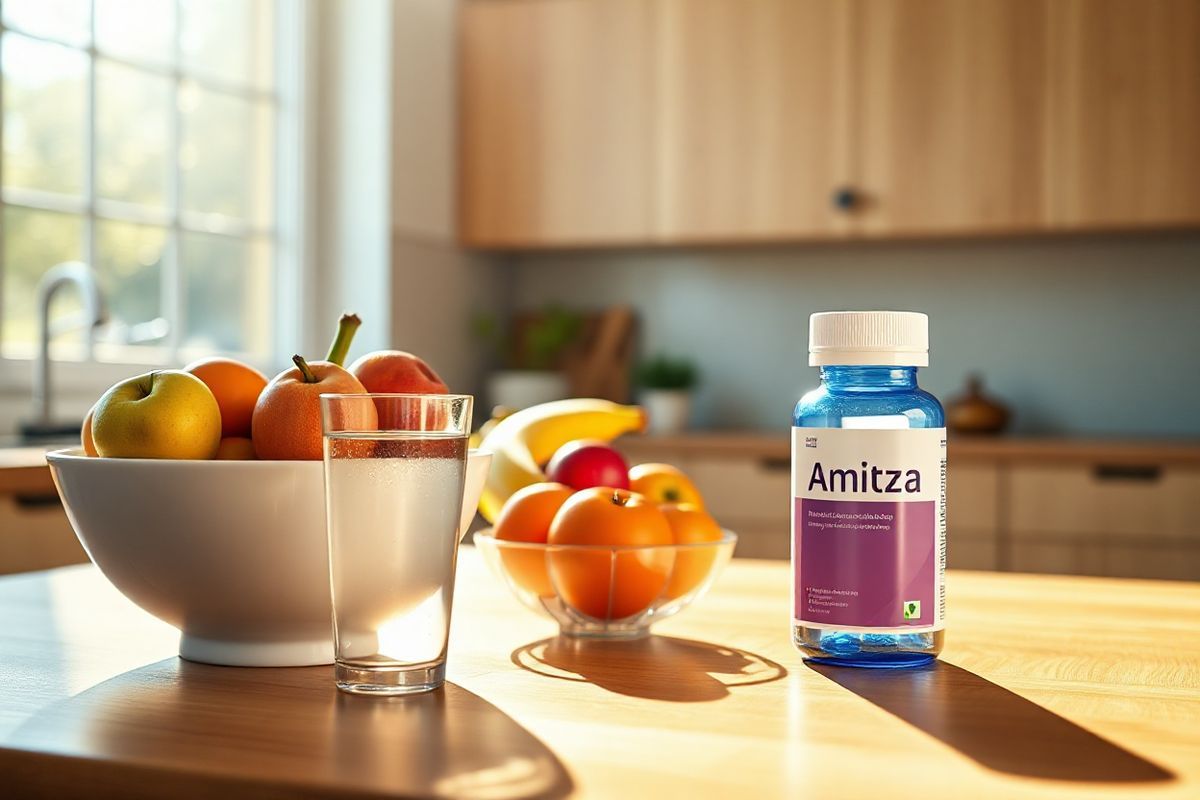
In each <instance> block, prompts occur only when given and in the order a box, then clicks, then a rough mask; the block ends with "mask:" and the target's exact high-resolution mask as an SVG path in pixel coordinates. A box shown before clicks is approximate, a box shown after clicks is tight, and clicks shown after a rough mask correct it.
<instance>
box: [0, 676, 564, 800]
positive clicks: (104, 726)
mask: <svg viewBox="0 0 1200 800" xmlns="http://www.w3.org/2000/svg"><path fill="white" fill-rule="evenodd" d="M11 741H12V742H16V743H20V744H21V747H13V746H12V744H9V746H8V748H0V774H4V775H5V776H6V785H5V789H6V790H9V789H11V788H12V786H14V785H15V786H16V789H17V791H16V794H13V795H11V796H13V797H17V796H21V797H24V796H30V795H34V794H36V795H38V796H45V797H60V796H61V797H67V796H79V794H80V791H81V788H83V787H90V786H92V784H91V782H90V781H91V780H92V779H94V778H95V776H96V775H98V774H103V775H105V776H107V779H109V780H111V781H112V782H113V785H114V786H119V785H122V784H124V786H125V787H126V789H125V792H126V795H128V796H133V795H136V796H139V797H151V796H153V797H158V796H169V795H173V794H177V793H178V790H179V786H180V782H181V781H185V782H186V783H187V786H188V789H189V791H188V792H186V794H188V796H189V797H192V796H195V797H199V796H205V797H207V796H210V795H211V796H214V797H217V796H219V797H225V798H227V800H233V798H237V797H267V796H269V797H285V796H286V797H293V796H295V797H300V796H303V797H310V796H318V795H319V796H322V797H323V796H326V795H327V794H328V795H333V794H336V795H337V796H339V797H342V796H346V797H351V796H353V797H360V796H361V797H368V796H369V797H384V796H388V797H391V796H404V797H477V798H492V797H496V798H499V797H503V798H511V799H512V800H517V799H518V798H533V797H537V798H561V797H566V796H567V795H569V794H571V793H572V792H573V790H574V783H573V781H572V779H571V776H570V775H569V774H568V773H567V771H566V769H565V767H564V766H563V765H562V763H561V762H560V761H559V759H558V758H557V756H556V755H555V754H554V753H553V752H552V751H551V750H550V749H549V748H548V747H546V745H545V744H543V743H542V742H541V741H540V740H539V739H538V738H537V737H536V736H534V735H533V734H532V733H530V732H529V731H527V730H526V729H525V728H524V727H522V726H521V725H520V724H519V723H517V722H516V721H515V720H513V719H512V718H511V717H509V716H508V715H507V714H505V713H504V712H503V711H501V710H500V709H498V708H496V706H494V705H492V704H491V703H490V702H488V701H487V700H485V699H483V698H482V697H479V696H478V695H476V694H474V693H473V692H470V691H468V690H467V689H464V688H463V687H461V686H458V685H456V684H453V683H450V682H449V681H447V682H446V684H445V685H444V686H443V687H442V688H441V689H438V690H435V691H432V692H428V693H425V694H418V695H410V696H406V697H364V696H359V695H348V694H345V693H343V692H340V691H338V690H337V689H336V688H335V687H334V681H333V669H332V667H329V666H321V667H283V668H275V667H253V668H244V667H220V666H212V665H208V664H197V663H192V662H189V661H184V660H182V659H178V658H169V659H166V660H164V661H159V662H156V663H153V664H148V665H146V666H144V667H140V668H138V669H134V670H131V671H129V672H125V673H122V674H121V675H118V676H116V677H113V678H111V679H109V680H107V681H104V682H102V683H100V684H97V685H96V686H93V687H91V688H89V689H87V690H85V691H83V692H81V693H80V694H78V695H75V696H74V697H71V698H68V699H66V700H63V701H61V702H59V703H56V704H54V705H51V706H48V707H46V708H45V709H43V710H42V711H41V712H39V713H38V714H36V715H35V716H34V717H32V718H31V719H30V720H28V721H27V722H26V723H25V724H24V725H23V726H22V727H21V728H20V729H18V730H17V731H16V732H15V733H14V734H13V736H12V739H11ZM31 759H32V760H34V761H38V762H39V763H40V762H44V763H43V764H42V766H43V767H44V768H39V769H31V768H29V767H28V765H25V762H27V761H30V760H31ZM23 765H24V766H23ZM10 777H11V778H13V781H10V780H8V779H9V778H10ZM14 781H15V782H14ZM22 781H28V782H27V783H23V782H22ZM130 787H137V789H138V791H133V789H132V788H130ZM109 788H110V791H113V792H114V793H119V790H118V789H112V787H109ZM89 790H90V789H84V791H89ZM101 794H103V792H101ZM126 795H122V796H126ZM5 796H10V795H5Z"/></svg>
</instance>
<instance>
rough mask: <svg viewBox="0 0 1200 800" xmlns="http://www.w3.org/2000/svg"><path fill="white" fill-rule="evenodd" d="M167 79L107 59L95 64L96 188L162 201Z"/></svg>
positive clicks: (168, 116) (148, 201)
mask: <svg viewBox="0 0 1200 800" xmlns="http://www.w3.org/2000/svg"><path fill="white" fill-rule="evenodd" d="M170 98H171V82H170V79H168V78H163V77H160V76H157V75H151V74H149V73H146V72H142V71H141V70H137V69H131V68H129V67H123V66H120V65H118V64H113V63H111V62H100V63H98V64H97V65H96V191H97V193H98V194H100V195H101V196H102V197H111V198H112V199H114V200H125V201H128V202H134V203H142V204H145V205H152V206H163V205H165V204H166V201H167V191H168V189H167V187H168V167H167V157H168V154H167V141H168V140H169V139H170V132H171V105H170Z"/></svg>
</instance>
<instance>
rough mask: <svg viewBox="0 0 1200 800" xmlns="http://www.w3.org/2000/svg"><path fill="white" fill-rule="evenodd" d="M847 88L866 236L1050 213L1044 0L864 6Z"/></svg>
mask: <svg viewBox="0 0 1200 800" xmlns="http://www.w3.org/2000/svg"><path fill="white" fill-rule="evenodd" d="M853 7H854V14H853V32H852V36H853V46H852V48H851V50H852V52H853V54H854V55H853V58H854V78H853V80H852V82H851V83H850V85H849V91H850V93H851V96H852V99H851V103H850V105H851V108H852V117H851V118H852V122H851V131H852V140H853V142H854V144H855V163H856V165H857V170H856V174H855V175H854V176H853V177H852V184H853V186H854V187H855V191H856V193H858V194H860V195H861V198H859V199H857V202H856V204H855V208H854V209H853V218H854V223H855V226H856V229H857V230H859V231H861V232H862V233H864V234H871V235H876V234H899V235H914V234H922V233H930V234H946V233H950V234H954V233H971V232H982V233H987V232H997V231H999V232H1004V231H1013V230H1029V229H1034V228H1037V227H1039V226H1040V225H1041V224H1042V222H1043V220H1044V218H1045V212H1044V208H1043V196H1042V186H1043V176H1044V175H1045V172H1046V164H1045V157H1044V152H1043V150H1044V147H1043V139H1044V103H1043V96H1044V87H1045V85H1046V74H1045V54H1046V20H1045V14H1044V10H1045V2H1043V0H971V2H962V0H916V2H912V0H857V2H855V3H854V6H853Z"/></svg>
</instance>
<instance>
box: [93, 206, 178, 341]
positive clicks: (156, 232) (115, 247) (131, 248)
mask: <svg viewBox="0 0 1200 800" xmlns="http://www.w3.org/2000/svg"><path fill="white" fill-rule="evenodd" d="M166 245H167V232H166V230H165V229H163V228H158V227H154V226H150V225H133V224H130V223H128V222H115V221H111V220H99V221H97V223H96V260H97V264H96V267H97V271H98V272H99V273H100V285H101V286H102V287H103V289H104V299H105V302H106V303H107V304H108V316H109V321H110V322H111V323H112V327H113V331H112V335H114V336H115V338H116V340H117V341H118V342H121V343H129V344H147V345H161V344H162V342H161V341H159V340H155V339H150V340H145V341H141V342H136V341H130V336H131V331H132V335H134V336H137V337H138V338H145V337H144V336H143V335H142V334H139V333H138V331H137V330H135V329H133V326H135V325H138V324H139V323H144V322H150V321H151V320H154V319H156V318H158V317H160V316H163V314H162V261H163V252H164V251H165V250H166Z"/></svg>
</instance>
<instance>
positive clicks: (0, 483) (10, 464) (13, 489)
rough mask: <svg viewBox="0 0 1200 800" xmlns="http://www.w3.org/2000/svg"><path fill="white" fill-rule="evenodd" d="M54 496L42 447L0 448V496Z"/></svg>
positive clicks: (44, 449) (52, 484)
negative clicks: (47, 494) (45, 494)
mask: <svg viewBox="0 0 1200 800" xmlns="http://www.w3.org/2000/svg"><path fill="white" fill-rule="evenodd" d="M44 493H49V494H54V481H53V480H52V479H51V478H50V467H49V466H47V464H46V448H44V447H7V448H0V495H4V494H44Z"/></svg>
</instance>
